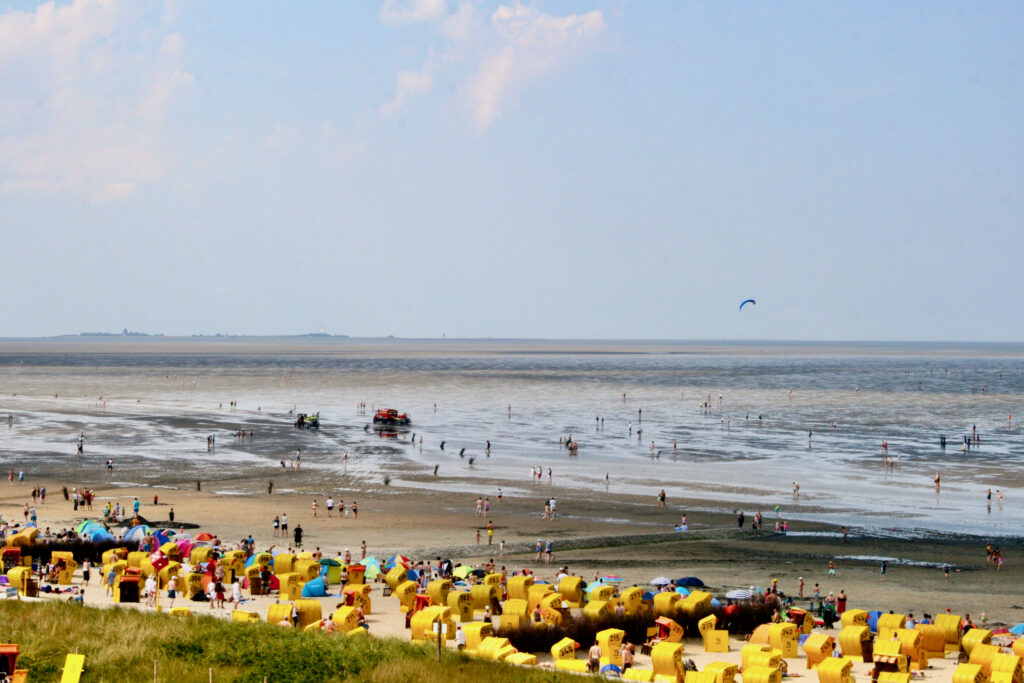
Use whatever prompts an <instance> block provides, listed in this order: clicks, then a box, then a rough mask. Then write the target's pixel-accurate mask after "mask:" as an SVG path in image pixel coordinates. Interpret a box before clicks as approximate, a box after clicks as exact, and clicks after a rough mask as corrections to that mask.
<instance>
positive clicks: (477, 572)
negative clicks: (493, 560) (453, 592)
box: [470, 569, 487, 579]
mask: <svg viewBox="0 0 1024 683" xmlns="http://www.w3.org/2000/svg"><path fill="white" fill-rule="evenodd" d="M470 574H472V575H473V576H475V577H476V578H478V579H482V578H484V577H485V576H487V572H485V571H484V570H483V569H474V570H473V571H471V572H470Z"/></svg>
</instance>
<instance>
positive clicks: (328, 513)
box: [327, 496, 334, 517]
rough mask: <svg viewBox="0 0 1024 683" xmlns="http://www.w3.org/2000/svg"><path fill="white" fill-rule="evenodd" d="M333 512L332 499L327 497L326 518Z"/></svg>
mask: <svg viewBox="0 0 1024 683" xmlns="http://www.w3.org/2000/svg"><path fill="white" fill-rule="evenodd" d="M333 512H334V498H332V497H331V496H327V516H328V517H330V516H331V514H332V513H333Z"/></svg>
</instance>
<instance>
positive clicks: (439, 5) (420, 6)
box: [380, 0, 448, 25]
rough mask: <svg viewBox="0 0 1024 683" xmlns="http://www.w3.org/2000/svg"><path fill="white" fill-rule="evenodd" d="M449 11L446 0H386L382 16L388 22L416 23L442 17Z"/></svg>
mask: <svg viewBox="0 0 1024 683" xmlns="http://www.w3.org/2000/svg"><path fill="white" fill-rule="evenodd" d="M447 11H448V5H447V4H446V3H445V0H385V1H384V5H383V6H382V7H381V8H380V18H381V21H383V22H384V23H386V24H399V25H401V24H416V23H419V22H421V21H433V20H434V19H440V18H441V17H442V16H444V14H445V13H446V12H447Z"/></svg>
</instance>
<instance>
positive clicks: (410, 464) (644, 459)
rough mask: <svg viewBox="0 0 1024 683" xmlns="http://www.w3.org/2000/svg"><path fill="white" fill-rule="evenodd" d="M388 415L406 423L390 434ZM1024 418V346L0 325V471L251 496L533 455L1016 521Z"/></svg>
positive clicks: (401, 482)
mask: <svg viewBox="0 0 1024 683" xmlns="http://www.w3.org/2000/svg"><path fill="white" fill-rule="evenodd" d="M381 408H394V409H397V410H399V411H400V412H405V413H408V415H409V416H410V418H411V425H409V426H408V427H407V428H403V429H400V430H385V431H380V430H377V429H375V428H374V427H373V425H372V424H371V422H372V417H373V413H374V411H375V410H377V409H381ZM299 412H305V413H318V414H319V416H320V423H321V427H320V429H319V430H315V431H314V430H300V429H295V428H294V426H293V422H294V419H295V415H296V414H297V413H299ZM8 415H9V416H10V421H8V420H7V417H8ZM1020 421H1024V345H1021V344H914V343H904V344H897V343H818V342H771V343H769V342H750V343H746V342H715V341H700V342H671V341H657V342H644V341H637V342H629V341H607V342H606V341H579V342H557V341H544V340H538V341H533V340H401V339H348V338H336V337H326V338H321V337H312V338H305V337H302V338H239V339H216V340H211V339H210V338H197V339H163V338H159V339H131V338H129V339H122V338H110V339H103V338H87V339H78V338H58V339H45V340H0V468H2V471H3V473H4V475H6V474H7V472H8V471H9V470H12V469H13V470H14V471H15V472H16V473H20V472H24V473H25V478H26V482H31V481H33V480H44V479H45V480H49V481H54V480H58V481H65V482H67V484H68V485H69V486H71V485H75V484H97V483H103V484H105V485H110V486H125V487H128V486H148V487H154V489H155V490H159V488H160V487H169V488H176V487H182V486H190V485H191V483H192V482H193V481H194V480H200V481H202V482H205V483H206V487H205V488H206V490H213V491H216V492H218V493H221V494H223V495H246V494H252V493H257V492H259V491H260V490H262V489H264V488H265V486H266V483H267V481H268V479H269V478H274V477H275V476H277V475H280V474H283V472H282V465H281V462H282V461H284V465H285V468H288V469H290V467H291V465H292V462H293V460H294V457H295V453H296V451H300V452H301V463H302V469H303V471H304V472H305V473H306V474H305V475H304V476H305V478H304V479H302V480H301V481H302V482H303V483H302V485H301V486H300V487H298V488H294V489H288V488H286V487H288V486H289V483H288V481H289V480H288V479H287V478H285V477H278V479H279V482H278V487H279V488H278V490H279V491H283V490H296V491H306V490H310V491H314V492H316V491H319V492H320V493H321V494H323V493H324V492H326V491H333V490H339V491H346V490H351V491H371V490H372V491H381V490H386V491H387V492H388V493H389V494H390V495H400V493H401V492H402V491H405V490H408V489H410V488H433V489H437V490H443V491H451V492H453V493H465V494H466V495H473V496H475V495H477V494H478V493H480V492H483V493H487V494H489V495H495V492H496V491H497V488H498V487H503V493H504V495H506V496H508V495H534V493H533V491H534V490H533V489H531V480H530V474H531V471H532V468H535V467H539V468H542V471H543V473H544V475H543V476H544V478H545V480H546V478H547V472H548V469H549V468H550V470H551V472H552V475H551V476H552V478H553V480H555V481H557V483H558V484H559V485H560V486H561V487H564V488H567V489H569V490H570V491H572V490H575V491H579V492H580V495H584V494H585V495H590V496H594V495H597V496H600V495H602V494H605V493H608V494H616V495H613V496H609V501H611V500H613V499H623V500H625V499H630V496H634V497H636V498H635V499H636V500H646V499H647V498H649V499H650V501H651V502H653V501H654V500H655V498H656V495H657V493H658V492H659V491H660V490H662V489H663V490H664V491H665V492H666V496H667V498H668V501H669V503H670V504H673V503H675V502H676V501H683V500H686V501H689V502H688V503H687V506H688V508H689V509H691V510H693V511H697V510H714V511H727V512H733V513H735V512H738V511H739V510H743V511H744V512H745V513H746V515H747V516H748V518H749V517H750V516H751V515H752V514H753V513H754V512H755V511H757V510H761V511H762V512H763V514H764V515H765V518H766V520H767V523H768V524H769V525H771V524H773V522H774V520H775V519H776V518H778V519H785V520H787V521H790V523H791V525H792V528H794V529H798V528H799V526H800V522H801V521H815V522H826V523H834V524H841V525H846V526H848V527H850V528H851V529H862V530H870V531H871V532H873V533H879V534H892V535H894V536H897V537H899V536H908V535H915V534H916V535H927V534H946V535H948V534H971V535H989V536H1020V535H1022V534H1021V529H1022V528H1024V477H1022V467H1021V466H1022V465H1024V438H1022V437H1024V432H1022V431H1021V428H1020V426H1019V422H1020ZM238 430H244V431H245V434H246V435H245V437H243V438H239V437H238V436H236V432H237V431H238ZM249 432H252V436H251V437H250V436H249ZM975 435H977V441H978V443H973V442H974V441H975V438H974V437H975ZM211 436H212V437H214V439H215V445H214V447H213V448H208V445H207V442H208V437H211ZM943 436H944V437H945V439H946V446H945V447H942V446H941V445H940V439H941V437H943ZM80 438H81V440H82V443H83V453H82V454H81V455H78V454H77V443H78V441H79V439H80ZM965 438H968V439H969V440H970V441H972V444H971V447H970V449H969V450H965V449H964V446H963V444H964V440H965ZM421 439H422V445H421V443H420V440H421ZM567 439H571V440H572V441H573V442H574V443H576V444H577V446H578V448H577V451H576V454H575V455H573V454H572V453H571V452H570V451H569V450H568V449H567V448H566V447H565V445H564V442H565V441H566V440H567ZM442 442H443V444H444V448H443V450H442V448H441V444H442ZM488 442H489V443H490V450H489V451H488V450H487V443H488ZM883 443H885V444H887V449H885V448H883ZM346 454H347V456H346ZM887 459H888V460H889V461H890V462H891V465H890V466H887V465H886V460H887ZM107 460H111V461H112V464H113V471H112V473H110V474H108V473H107V471H106V462H107ZM435 466H436V467H437V468H438V471H439V474H440V475H441V476H439V477H435V476H433V470H434V468H435ZM936 474H939V475H940V477H941V486H940V487H938V488H937V487H936V486H935V483H934V479H935V475H936ZM385 479H386V480H387V487H386V489H385V488H384V486H385ZM296 481H297V480H296ZM794 484H798V485H799V495H794V488H795V486H794ZM989 491H991V498H989ZM1000 494H1001V496H1002V499H1000ZM564 504H566V501H560V506H561V505H564ZM617 505H619V504H618V503H612V502H609V510H608V520H609V522H614V520H615V519H616V518H617V517H616V516H617V515H619V514H620V511H619V510H617V509H616V506H617Z"/></svg>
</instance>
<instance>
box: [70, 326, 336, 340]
mask: <svg viewBox="0 0 1024 683" xmlns="http://www.w3.org/2000/svg"><path fill="white" fill-rule="evenodd" d="M78 336H79V337H163V336H165V335H164V333H163V332H158V333H150V332H135V331H134V330H129V329H128V328H127V327H126V328H124V329H123V330H121V331H120V332H79V333H78ZM254 336H256V337H262V336H263V335H251V334H224V333H223V332H218V333H216V334H190V335H189V337H190V338H192V339H248V338H252V337H254ZM273 336H274V337H278V338H283V339H305V338H314V339H348V338H349V336H348V335H347V334H328V333H326V332H306V333H305V334H280V335H273Z"/></svg>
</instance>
